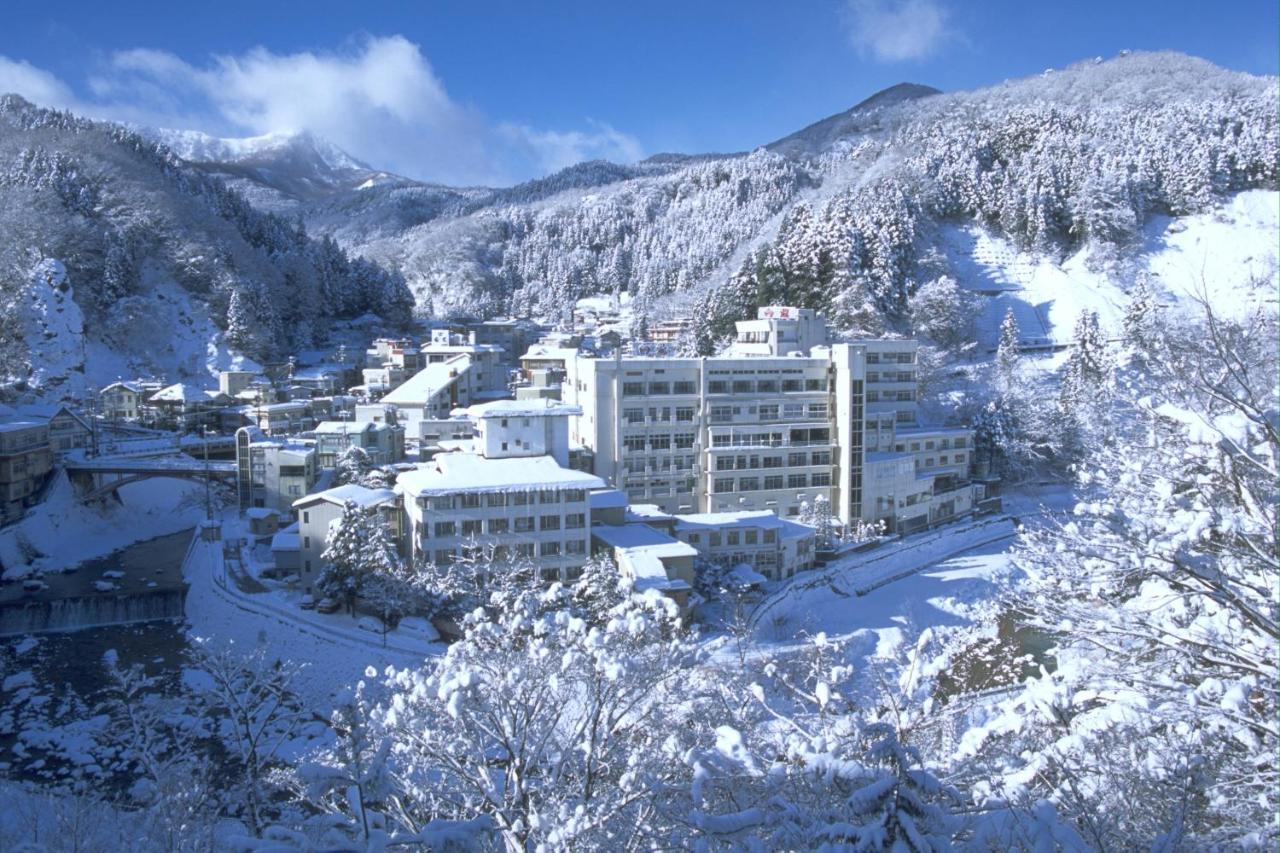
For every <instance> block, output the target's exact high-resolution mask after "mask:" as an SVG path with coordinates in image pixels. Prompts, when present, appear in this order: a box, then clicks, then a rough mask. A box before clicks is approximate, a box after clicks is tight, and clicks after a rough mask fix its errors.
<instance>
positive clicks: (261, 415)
mask: <svg viewBox="0 0 1280 853" xmlns="http://www.w3.org/2000/svg"><path fill="white" fill-rule="evenodd" d="M240 411H241V413H242V414H244V416H245V417H247V418H248V419H249V421H250V422H251V423H252V424H253V425H254V426H256V427H258V429H260V430H262V431H263V432H264V433H266V434H267V435H296V434H298V433H300V432H305V431H306V430H309V429H311V428H312V427H313V426H315V423H316V419H315V416H314V414H313V412H312V407H311V404H310V402H309V401H307V400H287V401H285V402H283V403H263V404H259V405H253V406H245V407H243V408H242V409H241V410H240Z"/></svg>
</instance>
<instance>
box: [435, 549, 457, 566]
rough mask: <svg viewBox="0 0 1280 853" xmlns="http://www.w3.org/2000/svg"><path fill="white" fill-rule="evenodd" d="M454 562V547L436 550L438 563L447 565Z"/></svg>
mask: <svg viewBox="0 0 1280 853" xmlns="http://www.w3.org/2000/svg"><path fill="white" fill-rule="evenodd" d="M452 562H453V549H452V548H441V549H440V550H439V551H436V565H439V566H447V565H449V564H450V563H452Z"/></svg>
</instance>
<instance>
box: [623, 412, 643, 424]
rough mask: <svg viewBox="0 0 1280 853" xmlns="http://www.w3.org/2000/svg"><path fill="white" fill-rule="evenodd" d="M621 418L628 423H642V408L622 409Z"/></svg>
mask: <svg viewBox="0 0 1280 853" xmlns="http://www.w3.org/2000/svg"><path fill="white" fill-rule="evenodd" d="M622 419H623V420H624V421H626V422H627V423H629V424H642V423H644V409H624V410H623V412H622Z"/></svg>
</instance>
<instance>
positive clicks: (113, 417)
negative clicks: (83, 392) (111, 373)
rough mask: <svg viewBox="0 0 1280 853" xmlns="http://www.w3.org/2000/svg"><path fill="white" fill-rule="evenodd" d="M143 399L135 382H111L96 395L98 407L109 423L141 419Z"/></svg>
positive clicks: (140, 388)
mask: <svg viewBox="0 0 1280 853" xmlns="http://www.w3.org/2000/svg"><path fill="white" fill-rule="evenodd" d="M145 397H146V392H145V391H144V390H143V388H142V386H141V385H139V384H138V383H137V382H124V381H120V382H112V383H111V384H110V385H108V386H106V387H105V388H103V389H102V390H101V391H100V392H99V393H98V406H99V408H100V409H101V410H102V416H103V417H104V418H106V419H107V420H109V421H136V420H138V418H140V417H142V401H143V400H144V399H145Z"/></svg>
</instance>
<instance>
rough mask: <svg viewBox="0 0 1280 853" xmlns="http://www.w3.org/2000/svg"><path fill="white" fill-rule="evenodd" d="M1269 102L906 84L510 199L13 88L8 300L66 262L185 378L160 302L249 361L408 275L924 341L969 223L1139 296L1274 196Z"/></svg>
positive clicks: (495, 307) (376, 299)
mask: <svg viewBox="0 0 1280 853" xmlns="http://www.w3.org/2000/svg"><path fill="white" fill-rule="evenodd" d="M1276 97H1277V79H1276V78H1274V77H1272V78H1260V77H1253V76H1250V75H1246V74H1239V73H1235V72H1231V71H1227V70H1224V69H1221V68H1218V67H1216V66H1213V65H1211V64H1210V63H1207V62H1205V61H1203V60H1199V59H1195V58H1192V57H1187V56H1184V55H1180V54H1169V53H1157V54H1126V55H1122V56H1119V57H1116V58H1113V59H1111V60H1107V61H1101V60H1098V61H1090V62H1086V63H1080V64H1078V65H1075V66H1072V67H1069V68H1066V69H1062V70H1059V71H1056V72H1053V73H1046V74H1043V75H1038V76H1036V77H1032V78H1027V79H1023V80H1013V81H1007V82H1004V83H1001V84H999V85H996V86H992V87H989V88H986V89H980V90H975V91H971V92H953V93H937V92H935V91H934V90H932V89H930V88H928V87H926V86H922V85H918V84H902V85H899V86H895V87H893V88H891V89H888V90H885V91H884V92H881V93H877V94H875V95H872V96H871V97H870V98H867V99H865V100H862V101H861V102H860V103H858V104H857V106H855V107H853V108H852V109H850V110H848V111H846V112H844V113H840V114H838V115H836V116H832V117H829V118H827V119H823V120H821V121H819V122H817V123H815V124H813V125H810V126H809V127H807V128H804V129H802V130H800V131H798V132H797V133H795V134H792V135H790V136H787V137H784V138H783V139H780V140H778V141H776V142H774V143H771V144H769V145H766V146H764V147H761V148H759V149H757V150H755V151H753V152H750V153H738V154H727V155H716V154H707V155H697V156H685V155H666V156H659V157H654V158H651V159H649V160H646V161H643V162H641V163H637V164H633V165H616V164H611V163H604V162H589V163H582V164H578V165H576V166H573V167H570V168H568V169H564V170H561V171H560V172H557V173H555V174H552V175H549V176H546V177H544V178H540V179H538V180H534V181H530V182H527V183H525V184H521V185H519V186H515V187H510V188H502V189H495V188H484V187H471V188H456V187H446V186H439V185H431V184H423V183H420V182H416V181H412V180H408V179H405V178H400V177H397V176H393V175H388V174H386V173H383V172H379V171H377V170H376V169H373V168H371V167H369V166H367V165H366V164H363V163H360V162H359V161H358V160H356V159H354V158H352V157H350V156H349V155H347V154H345V153H344V152H342V151H340V150H338V149H336V148H335V147H334V146H332V145H330V144H328V143H326V142H324V141H323V140H320V139H318V138H316V137H315V136H313V135H310V134H274V135H268V136H265V137H257V138H254V139H250V140H220V139H215V138H212V137H208V136H204V135H200V134H192V133H180V132H173V131H165V132H162V133H159V136H160V138H162V139H164V140H165V144H164V145H163V146H157V145H156V144H154V143H153V142H151V141H149V140H147V139H145V138H144V137H142V136H140V135H138V134H137V133H133V132H131V131H129V130H126V129H122V128H119V127H117V126H112V125H105V124H98V123H93V122H86V121H82V120H79V119H75V118H73V117H70V116H67V115H66V114H60V113H48V112H45V111H41V110H36V109H35V108H33V107H31V106H30V105H28V104H25V102H21V101H20V100H18V99H12V98H11V99H8V100H6V101H4V107H3V109H0V196H2V197H3V198H2V200H3V202H4V211H5V213H4V214H3V215H4V216H5V217H6V218H7V219H8V220H9V222H7V223H6V225H9V226H10V229H9V231H8V232H7V233H12V234H14V235H15V239H12V240H10V241H9V242H8V243H6V245H5V247H0V250H3V251H7V252H8V253H9V254H10V255H12V256H13V259H12V260H7V261H6V264H5V269H6V270H8V272H6V273H5V275H6V281H7V282H8V284H6V285H4V287H3V288H0V292H4V293H7V294H9V295H10V298H12V299H15V300H16V302H14V303H13V304H15V305H25V304H26V303H25V302H24V301H23V299H22V297H21V294H23V293H24V292H25V289H26V288H29V287H30V282H31V280H32V279H31V274H30V272H31V269H32V268H33V264H34V263H35V261H36V260H39V259H41V258H51V259H54V260H58V261H60V262H61V263H63V264H64V266H65V269H66V271H67V275H66V278H65V281H66V282H67V285H66V286H68V287H72V288H74V289H75V301H76V303H77V304H78V305H79V306H80V308H81V310H82V313H83V315H84V328H85V329H86V333H85V334H86V337H87V338H88V339H89V340H90V341H95V340H96V341H103V342H106V343H105V344H104V346H106V349H107V350H108V351H109V352H111V353H114V354H117V355H120V359H119V360H118V361H117V362H113V363H121V362H123V363H124V364H127V365H132V364H141V363H142V362H143V361H145V359H144V358H143V356H145V357H146V358H150V359H151V360H153V361H157V362H166V361H168V362H175V361H183V362H184V363H186V362H190V361H192V360H193V357H192V356H191V354H190V353H187V354H186V355H185V356H183V357H182V358H179V357H178V356H177V355H167V356H165V357H164V358H156V357H155V352H154V350H155V348H154V347H152V346H149V345H148V346H147V347H146V348H145V349H144V350H143V351H142V354H141V355H139V354H136V353H133V352H132V351H131V346H132V344H133V342H134V341H138V340H151V337H150V336H148V335H135V334H132V332H133V331H134V330H136V329H138V328H140V324H145V323H147V322H153V321H154V322H157V323H159V325H160V327H161V328H165V329H172V328H175V327H176V326H175V324H177V323H182V324H183V325H184V326H186V325H187V323H186V322H185V321H184V320H183V319H182V317H181V316H180V313H181V312H179V314H174V315H173V316H170V310H169V306H173V305H178V304H183V305H185V304H186V303H185V302H184V300H191V304H192V306H193V307H192V310H194V311H203V312H206V313H205V314H204V315H202V316H203V319H201V320H192V322H196V323H197V324H200V323H204V324H205V325H202V326H200V328H201V329H202V330H203V331H201V332H200V335H199V337H200V338H201V340H203V341H205V342H206V343H207V342H208V341H209V340H210V339H211V336H218V335H223V336H224V338H225V340H223V343H230V344H231V346H232V347H233V348H237V349H239V350H242V351H247V352H249V353H251V354H255V355H258V354H267V352H268V350H270V349H273V348H274V349H277V350H279V349H280V348H282V347H288V346H295V345H297V344H298V343H300V342H305V341H310V340H313V339H315V338H317V337H321V336H323V334H324V331H325V328H326V325H327V323H328V321H329V319H330V318H332V317H334V316H338V317H344V316H352V315H353V314H355V313H359V312H360V311H364V310H368V309H370V308H372V309H374V310H378V311H381V312H382V313H384V314H386V315H388V316H390V315H394V314H396V313H397V312H398V313H399V315H400V316H401V317H403V316H404V315H405V314H407V309H406V308H405V307H404V306H405V305H406V304H407V303H406V297H405V295H404V293H403V291H402V290H400V287H401V285H399V284H398V283H397V282H398V278H399V277H400V276H403V279H404V281H405V283H406V284H407V285H408V288H409V290H410V291H411V292H412V298H413V300H414V302H415V308H414V309H413V310H414V311H416V313H417V314H418V315H420V316H442V315H462V314H466V315H492V314H499V313H508V312H514V313H518V314H526V315H535V316H543V317H550V318H552V319H556V318H558V317H560V316H561V314H562V312H563V311H564V310H565V308H566V306H569V305H571V304H572V303H573V301H574V300H575V299H576V298H579V297H582V296H586V295H592V294H598V293H616V292H627V293H630V294H631V295H632V297H633V303H632V304H633V307H634V314H635V316H636V317H637V318H644V317H648V318H650V319H655V318H660V317H662V316H667V315H671V314H691V315H693V316H694V317H695V318H697V319H698V320H699V322H697V323H696V324H694V327H695V328H696V329H698V331H699V334H698V336H697V338H696V339H694V340H690V341H686V342H685V345H686V346H687V347H688V348H690V349H695V350H699V351H706V350H707V349H708V348H710V347H711V346H712V345H713V342H714V340H715V337H716V336H717V335H719V334H722V333H723V332H724V331H725V330H727V329H730V328H731V327H732V322H733V320H735V319H738V318H741V317H742V316H744V315H746V314H749V313H750V312H751V311H753V310H754V306H755V305H757V304H760V303H761V302H766V301H768V302H782V303H789V304H796V305H802V306H809V307H814V308H818V309H821V310H822V311H823V312H824V313H826V314H827V315H828V316H829V317H832V318H833V319H834V321H835V322H836V324H837V325H838V326H839V328H840V329H842V330H843V331H845V332H848V333H852V334H857V333H874V332H880V331H884V330H891V331H898V332H902V333H913V334H915V333H918V329H917V328H916V326H917V325H918V324H917V323H916V319H918V318H913V310H915V308H914V305H915V300H916V294H917V293H918V291H919V290H920V288H921V287H922V285H924V284H925V283H928V282H932V281H935V280H937V279H939V278H941V277H945V276H950V277H952V278H956V279H959V280H961V284H962V285H964V284H967V282H965V281H964V278H965V276H966V275H967V273H966V269H967V268H966V267H965V265H964V263H962V262H960V261H958V260H957V256H956V253H955V252H954V251H953V249H954V245H953V242H954V241H953V239H952V238H953V236H954V234H955V233H957V232H956V229H960V230H966V229H968V230H969V231H972V230H974V229H976V230H977V231H978V232H981V233H984V234H986V235H988V237H989V238H990V239H992V240H996V241H1003V244H1005V245H1008V246H1009V247H1011V251H1014V252H1017V253H1022V254H1025V255H1026V256H1027V257H1031V258H1035V259H1037V261H1036V262H1037V263H1039V262H1040V261H1044V262H1048V263H1050V264H1058V263H1059V262H1060V261H1062V260H1063V259H1066V258H1072V257H1078V258H1081V259H1083V260H1082V261H1081V263H1084V262H1085V261H1087V263H1088V267H1089V271H1090V274H1091V275H1094V274H1097V275H1103V276H1107V277H1110V280H1112V281H1113V282H1114V284H1115V286H1116V287H1119V288H1121V290H1122V291H1123V289H1124V288H1125V287H1126V286H1127V282H1129V281H1131V280H1132V277H1133V276H1134V275H1136V273H1137V272H1138V271H1140V269H1141V268H1142V267H1143V263H1145V262H1143V261H1141V260H1138V258H1139V256H1140V255H1141V254H1142V253H1143V251H1144V247H1147V246H1148V237H1149V234H1148V232H1149V230H1150V228H1151V227H1152V223H1155V222H1157V220H1158V219H1159V218H1160V217H1179V216H1187V215H1197V214H1205V215H1208V214H1211V212H1212V211H1213V210H1215V209H1216V208H1217V207H1219V206H1220V205H1221V204H1223V203H1224V202H1225V201H1226V200H1228V199H1229V198H1231V197H1232V196H1234V195H1235V194H1237V193H1239V192H1241V191H1246V190H1254V189H1261V190H1274V189H1275V188H1276V186H1277V180H1278V170H1280V166H1278V164H1277V160H1276V156H1275V151H1276V149H1277V136H1278V134H1277V124H1278V123H1277V116H1276V113H1275V109H1274V105H1275V101H1276ZM175 152H176V153H175ZM180 156H181V157H183V158H185V159H180ZM229 188H230V189H229ZM246 199H247V200H248V201H249V204H246V203H245V200H246ZM250 205H252V207H251V206H250ZM255 207H256V208H258V210H256V211H255V210H254V209H253V208H255ZM264 211H265V212H264ZM273 212H276V213H284V214H286V215H287V219H278V218H275V217H274V216H273V215H270V214H271V213H273ZM295 217H301V218H302V219H303V221H304V222H305V225H306V228H307V235H310V236H307V235H304V234H302V233H300V232H297V231H296V230H295V227H294V226H293V225H291V224H287V223H288V222H289V221H291V220H293V219H294V218H295ZM1165 221H1167V220H1165ZM317 235H322V237H323V238H324V239H322V240H320V241H316V240H315V239H314V238H315V237H316V236H317ZM329 238H332V240H330V239H329ZM281 247H285V248H287V249H288V250H287V251H281ZM340 247H341V248H340ZM343 250H345V251H346V252H350V253H353V254H355V255H358V256H360V257H361V258H362V259H364V260H361V261H360V262H359V263H355V262H352V261H350V260H348V259H347V258H346V256H345V255H344V254H343ZM367 262H372V263H367ZM382 270H389V271H391V275H390V276H388V275H387V274H386V273H384V272H382ZM1211 272H1212V271H1211ZM1069 280H1070V277H1069V276H1068V277H1066V278H1062V279H1061V281H1063V282H1068V281H1069ZM175 286H176V289H175ZM1062 286H1064V287H1066V286H1068V285H1067V284H1065V283H1064V284H1063V285H1062ZM237 292H238V293H239V298H238V299H237V300H236V301H235V302H234V303H233V301H232V300H231V295H232V294H233V293H237ZM1040 298H1043V295H1042V297H1040ZM233 309H234V310H233ZM16 310H17V309H15V311H16ZM23 310H26V309H25V308H24V309H23ZM157 318H158V319H157ZM0 322H4V320H3V319H0ZM14 334H15V335H16V332H15V333H14ZM117 337H118V338H119V339H118V340H117V339H116V338H117ZM24 348H25V349H24ZM31 348H32V347H31V342H29V341H24V342H22V343H20V344H15V343H14V336H13V335H9V336H8V337H7V338H6V335H3V334H0V353H3V354H5V355H4V357H5V359H6V361H7V362H9V363H13V364H19V368H20V369H17V370H10V371H9V373H8V375H10V376H13V375H15V374H24V372H25V373H29V372H30V368H29V367H26V368H22V367H21V362H22V358H23V357H24V356H23V354H22V352H27V353H28V354H29V352H30V350H31ZM207 348H208V347H207V346H206V345H205V344H201V346H200V349H201V351H203V350H204V349H207ZM215 349H216V347H215ZM17 351H22V352H17ZM14 352H17V354H16V355H15V354H14ZM36 357H37V359H38V357H39V355H38V353H37V354H36ZM15 359H16V360H15ZM182 369H183V370H188V369H190V368H189V365H188V367H184V368H182Z"/></svg>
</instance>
